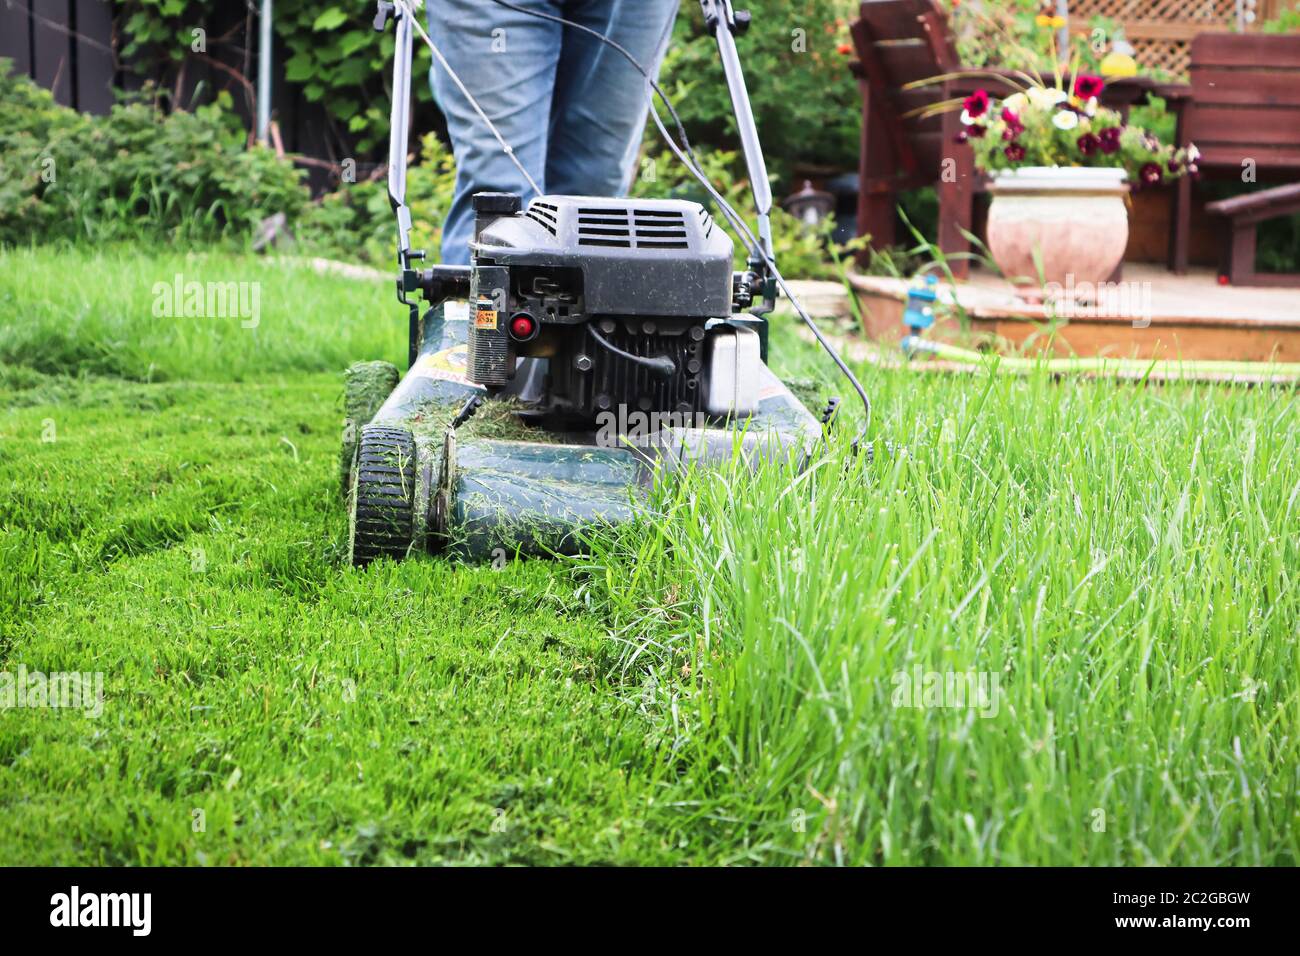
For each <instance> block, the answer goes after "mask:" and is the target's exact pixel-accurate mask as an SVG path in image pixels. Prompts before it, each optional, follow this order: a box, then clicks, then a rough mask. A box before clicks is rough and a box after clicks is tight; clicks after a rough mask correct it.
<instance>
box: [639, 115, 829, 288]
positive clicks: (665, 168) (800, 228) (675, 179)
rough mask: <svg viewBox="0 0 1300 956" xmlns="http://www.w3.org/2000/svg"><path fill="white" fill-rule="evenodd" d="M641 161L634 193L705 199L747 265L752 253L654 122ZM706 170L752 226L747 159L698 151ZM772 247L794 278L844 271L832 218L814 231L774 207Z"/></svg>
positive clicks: (738, 263) (785, 272)
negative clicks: (833, 250)
mask: <svg viewBox="0 0 1300 956" xmlns="http://www.w3.org/2000/svg"><path fill="white" fill-rule="evenodd" d="M642 152H643V156H642V159H641V165H640V169H641V174H640V175H639V176H638V177H637V178H636V180H635V181H634V182H633V183H632V189H631V195H633V196H645V197H652V198H660V199H689V200H692V201H694V202H698V203H702V204H703V205H704V206H705V207H706V208H708V209H709V210H710V211H711V212H712V213H713V215H714V216H715V217H716V218H717V219H718V220H719V221H720V222H721V223H722V224H723V226H724V227H725V228H726V230H727V233H728V234H729V235H731V237H732V238H733V240H736V245H735V257H736V267H737V268H743V266H744V264H745V256H746V251H745V247H744V245H743V244H742V243H741V242H740V241H739V239H738V237H737V235H736V230H735V229H734V228H733V227H732V226H731V225H730V223H727V222H726V221H725V219H724V217H723V216H722V213H721V212H720V211H719V210H717V209H716V208H715V207H714V205H713V201H712V200H711V199H710V198H709V195H708V193H706V192H705V191H704V189H703V187H701V186H700V184H699V182H698V181H697V180H696V179H695V177H694V176H692V175H691V174H690V173H689V172H688V171H687V170H686V168H685V167H684V166H683V165H682V164H681V163H680V162H678V161H677V158H676V157H675V156H674V155H673V154H672V153H671V152H669V151H668V148H667V147H666V146H663V145H662V141H661V140H660V138H659V133H658V131H657V130H656V129H655V128H654V126H653V125H651V126H649V127H647V129H646V140H645V146H644V147H643V150H642ZM695 153H696V157H697V158H698V159H699V161H700V168H701V170H702V171H703V172H704V174H705V175H706V176H707V177H708V179H709V182H711V183H712V184H713V187H714V188H715V189H717V191H718V192H719V194H721V196H722V198H723V199H725V200H727V202H728V203H729V204H730V205H731V206H732V208H734V209H735V210H736V212H738V213H739V214H740V215H741V216H742V217H743V218H744V219H745V222H746V224H747V225H748V226H749V228H750V229H751V230H752V229H753V228H754V198H753V196H752V194H751V193H750V186H749V179H748V176H747V174H746V172H745V162H744V158H743V157H742V156H741V155H740V154H739V153H737V152H736V151H734V150H725V149H716V150H710V149H700V148H697V149H696V150H695ZM771 219H772V249H773V252H774V253H775V255H776V263H777V266H778V267H779V268H780V270H781V274H782V275H784V276H785V277H786V278H788V279H795V278H799V279H835V278H838V273H837V272H836V270H835V266H834V264H833V263H832V262H831V261H830V258H829V257H828V255H827V251H826V247H827V245H828V244H829V243H830V241H831V233H832V232H834V230H835V219H834V217H833V216H828V217H827V218H826V219H825V220H823V221H822V222H821V223H820V224H818V226H817V227H816V228H815V229H809V228H808V227H806V226H804V225H803V224H802V223H800V222H799V221H798V220H797V219H795V218H794V217H793V216H791V215H790V214H789V213H787V212H786V211H785V210H784V209H781V208H780V207H776V208H774V209H773V210H772V217H771Z"/></svg>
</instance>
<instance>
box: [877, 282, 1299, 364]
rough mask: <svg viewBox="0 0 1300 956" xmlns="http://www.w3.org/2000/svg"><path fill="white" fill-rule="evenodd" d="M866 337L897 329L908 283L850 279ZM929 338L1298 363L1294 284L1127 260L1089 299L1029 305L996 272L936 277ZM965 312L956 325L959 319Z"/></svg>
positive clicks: (1008, 347)
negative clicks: (1117, 276) (1241, 280)
mask: <svg viewBox="0 0 1300 956" xmlns="http://www.w3.org/2000/svg"><path fill="white" fill-rule="evenodd" d="M851 281H852V283H853V285H854V287H855V288H856V289H857V290H858V292H859V296H860V300H861V304H862V306H863V311H864V313H865V316H866V325H867V333H868V335H870V336H871V337H872V338H874V339H876V340H878V341H881V342H892V343H896V342H898V341H899V340H900V339H901V338H902V337H903V336H904V335H905V334H906V331H907V330H906V328H905V327H904V325H903V304H904V301H905V300H906V298H907V290H908V287H909V283H908V282H907V281H906V280H903V279H891V278H882V277H877V276H860V275H854V276H852V277H851ZM936 313H937V316H938V317H937V320H936V322H935V325H934V326H933V327H932V328H931V330H930V333H929V335H930V337H932V338H934V339H936V340H938V341H942V342H949V343H953V344H957V345H963V346H972V345H982V346H987V345H990V344H991V345H994V346H995V347H997V348H999V349H1002V350H1005V351H1009V352H1023V351H1037V350H1041V349H1042V348H1044V347H1049V348H1050V350H1051V352H1052V353H1053V354H1055V355H1060V356H1067V355H1077V356H1103V357H1108V358H1138V359H1170V360H1180V359H1181V360H1185V361H1188V360H1190V361H1200V360H1217V361H1237V362H1243V361H1244V362H1285V363H1295V362H1300V290H1297V289H1272V288H1239V287H1233V286H1221V285H1219V284H1218V281H1217V277H1216V276H1215V274H1214V273H1213V272H1211V271H1209V270H1205V271H1193V272H1191V273H1189V274H1187V275H1184V276H1175V275H1173V274H1171V273H1169V272H1168V271H1166V270H1165V269H1164V268H1162V267H1159V266H1152V265H1142V264H1126V265H1125V267H1124V279H1123V282H1121V283H1118V284H1115V285H1109V286H1104V287H1103V288H1101V289H1100V290H1098V294H1097V295H1096V297H1095V300H1094V301H1093V302H1091V303H1087V304H1085V303H1080V304H1077V305H1073V306H1072V305H1070V304H1068V303H1067V304H1065V305H1063V306H1062V305H1058V306H1057V307H1056V308H1051V307H1050V306H1044V305H1035V304H1032V303H1029V302H1026V301H1025V300H1023V299H1021V298H1018V297H1017V296H1016V295H1015V293H1014V292H1013V291H1012V289H1011V287H1010V286H1009V285H1008V284H1007V283H1006V282H1005V281H1004V280H1003V279H1002V278H1001V277H1000V276H998V275H995V274H992V273H990V272H987V271H978V270H976V271H973V272H972V274H971V279H970V280H969V281H967V282H961V283H958V284H957V285H956V286H955V287H954V286H952V285H951V284H950V283H947V282H945V281H941V283H940V286H939V305H938V308H937V309H936ZM963 317H964V321H963Z"/></svg>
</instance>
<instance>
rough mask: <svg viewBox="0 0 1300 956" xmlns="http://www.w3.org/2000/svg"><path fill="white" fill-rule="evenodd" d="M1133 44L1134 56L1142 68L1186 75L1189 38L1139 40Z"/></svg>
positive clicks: (1189, 57) (1189, 50) (1188, 57)
mask: <svg viewBox="0 0 1300 956" xmlns="http://www.w3.org/2000/svg"><path fill="white" fill-rule="evenodd" d="M1130 42H1131V43H1132V44H1133V55H1134V58H1135V59H1136V60H1137V61H1138V63H1140V64H1141V65H1142V69H1144V70H1164V71H1165V72H1167V73H1169V74H1170V75H1172V76H1178V77H1186V76H1187V64H1188V62H1189V61H1190V59H1191V47H1192V44H1191V41H1190V40H1141V39H1135V40H1131V41H1130Z"/></svg>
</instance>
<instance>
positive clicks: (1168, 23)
mask: <svg viewBox="0 0 1300 956" xmlns="http://www.w3.org/2000/svg"><path fill="white" fill-rule="evenodd" d="M1277 2H1278V0H1256V4H1255V15H1256V17H1257V20H1256V23H1258V22H1260V21H1263V20H1265V19H1267V18H1269V17H1270V16H1273V15H1274V13H1275V12H1276V11H1275V8H1276V6H1277ZM1095 16H1103V17H1107V18H1109V19H1111V20H1116V21H1118V22H1119V23H1120V24H1121V25H1122V26H1123V27H1124V33H1125V36H1126V37H1127V38H1128V41H1129V42H1130V43H1132V44H1133V49H1134V51H1135V55H1136V57H1137V61H1138V63H1139V64H1141V66H1142V67H1143V69H1145V70H1164V71H1166V72H1168V73H1171V74H1173V75H1174V76H1179V77H1185V76H1186V75H1187V64H1188V52H1189V49H1190V47H1191V39H1192V37H1194V36H1196V34H1198V33H1206V32H1216V31H1225V30H1234V29H1236V27H1237V4H1236V0H1071V2H1070V20H1071V24H1070V27H1071V29H1072V30H1074V31H1075V32H1078V33H1086V32H1087V31H1088V21H1089V20H1090V19H1092V18H1093V17H1095Z"/></svg>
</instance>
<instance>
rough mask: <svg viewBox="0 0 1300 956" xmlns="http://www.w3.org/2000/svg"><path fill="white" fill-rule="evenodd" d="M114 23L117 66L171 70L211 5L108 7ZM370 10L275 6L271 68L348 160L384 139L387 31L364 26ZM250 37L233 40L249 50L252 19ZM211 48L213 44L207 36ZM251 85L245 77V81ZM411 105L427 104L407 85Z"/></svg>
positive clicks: (303, 2) (163, 0)
mask: <svg viewBox="0 0 1300 956" xmlns="http://www.w3.org/2000/svg"><path fill="white" fill-rule="evenodd" d="M116 3H117V7H118V11H119V13H118V23H119V28H120V30H121V33H122V36H123V37H124V38H125V40H126V42H125V44H124V46H123V51H122V52H123V59H124V60H125V61H126V62H127V63H129V64H132V65H134V66H135V67H136V68H137V69H139V70H141V71H142V72H143V73H145V74H146V75H149V74H151V73H152V71H153V70H154V68H155V67H156V66H157V64H158V63H159V62H162V63H171V64H173V65H175V64H177V63H179V62H180V61H182V60H184V59H185V58H186V57H188V56H191V55H195V54H193V51H192V49H191V40H192V34H191V30H192V29H193V28H194V27H195V26H196V25H206V24H211V23H212V22H213V15H214V14H215V13H216V12H217V5H216V3H215V0H116ZM373 18H374V5H373V4H357V3H343V2H336V3H332V4H327V5H324V6H322V4H321V3H320V2H319V0H278V2H277V3H276V4H275V33H276V36H277V37H278V38H279V40H280V42H281V43H282V44H283V45H284V47H285V48H286V49H287V56H286V59H285V61H284V63H283V64H282V65H281V66H280V67H279V68H278V69H281V70H282V72H283V76H284V78H285V79H286V80H287V81H288V82H289V83H290V84H291V85H292V86H293V87H295V88H297V89H299V90H301V92H302V95H303V96H304V97H305V98H306V99H307V101H308V102H311V103H320V104H321V105H322V106H323V107H324V108H325V110H326V112H327V114H328V116H329V118H330V120H331V121H332V122H334V123H336V124H337V128H338V132H340V133H341V134H342V136H341V138H342V140H343V141H344V142H349V143H350V144H351V145H352V146H353V147H354V149H355V151H356V154H357V155H359V156H365V155H369V154H372V153H374V152H375V151H376V149H377V147H379V146H380V145H381V144H382V143H383V142H384V141H385V140H386V138H387V135H388V107H389V100H388V94H387V82H388V78H389V76H390V74H391V72H392V62H393V42H394V41H393V31H392V30H391V29H389V30H386V31H384V32H383V33H382V34H380V33H376V32H375V31H374V29H373V27H372V20H373ZM251 22H252V24H253V34H254V35H253V36H242V31H241V33H240V35H239V36H240V40H241V42H242V43H244V44H247V45H248V47H249V48H250V49H255V46H256V23H257V20H256V17H254V18H253V19H252V21H251ZM207 42H208V44H209V45H211V46H213V47H215V46H216V45H217V44H219V43H220V42H223V41H221V40H220V39H218V38H215V37H213V36H211V31H209V36H208V37H207ZM414 56H415V61H414V67H413V69H414V76H415V77H422V76H424V75H426V73H427V69H428V65H429V62H430V60H429V53H428V50H427V49H426V48H425V47H424V45H423V44H421V43H418V42H417V43H416V45H415V54H414ZM250 79H251V78H250ZM411 87H412V91H413V93H414V95H415V99H416V102H417V103H431V102H432V101H433V95H432V93H431V92H430V91H429V88H428V84H427V83H421V82H418V81H417V82H413V83H412V84H411Z"/></svg>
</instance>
